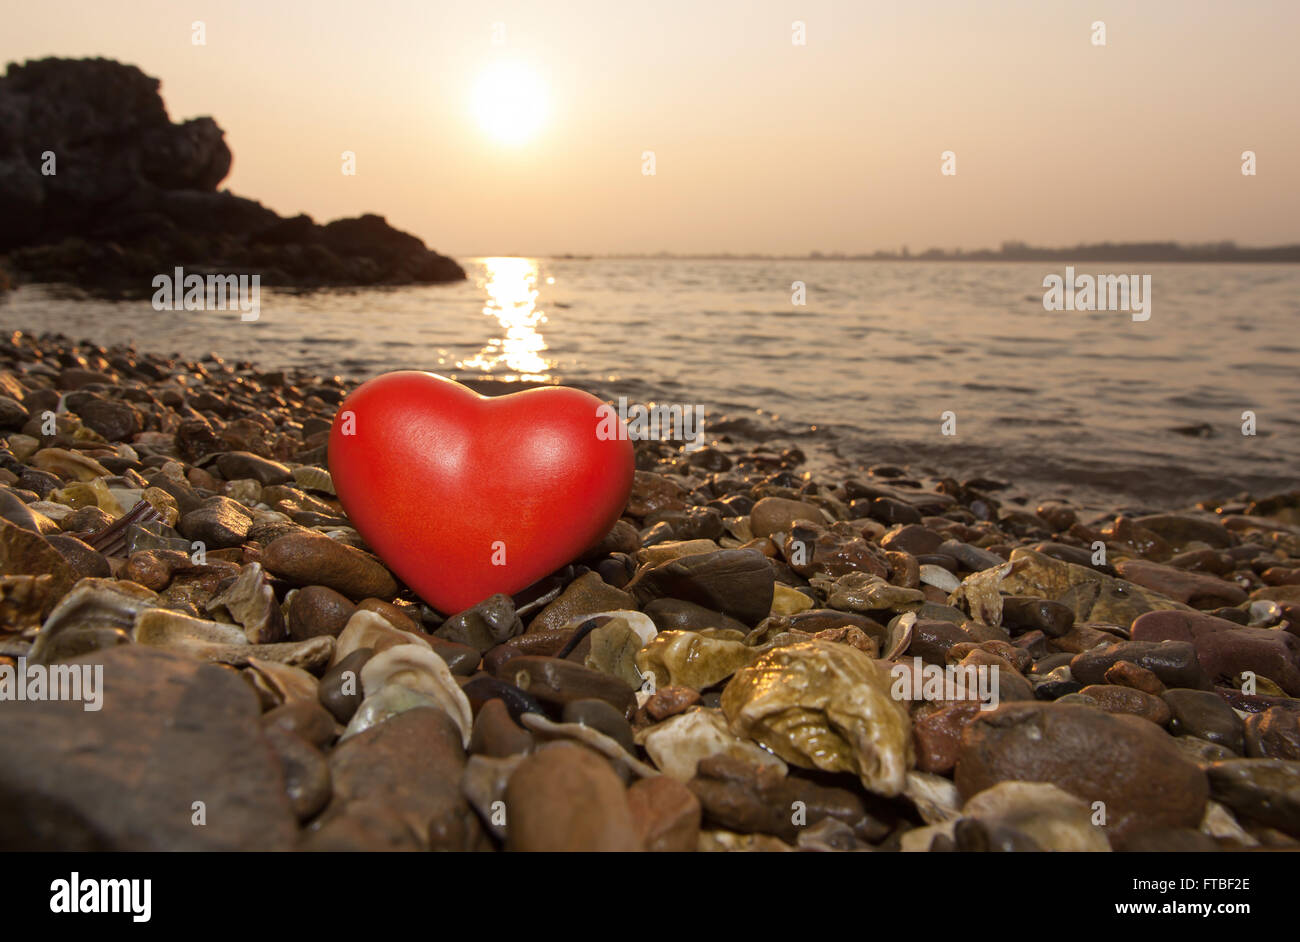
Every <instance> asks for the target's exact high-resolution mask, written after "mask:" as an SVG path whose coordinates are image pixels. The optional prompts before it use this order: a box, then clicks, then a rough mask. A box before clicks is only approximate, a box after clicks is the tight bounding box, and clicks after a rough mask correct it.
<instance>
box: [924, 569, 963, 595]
mask: <svg viewBox="0 0 1300 942" xmlns="http://www.w3.org/2000/svg"><path fill="white" fill-rule="evenodd" d="M921 582H922V583H924V584H925V585H932V586H934V587H935V588H936V589H942V590H943V591H944V592H948V593H952V592H956V591H957V587H958V586H959V585H961V580H960V579H958V578H957V577H956V576H955V575H953V574H952V573H951V572H949V571H948V570H947V569H944V568H943V567H942V566H936V565H934V564H933V563H925V564H924V565H922V566H921Z"/></svg>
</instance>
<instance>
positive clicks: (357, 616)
mask: <svg viewBox="0 0 1300 942" xmlns="http://www.w3.org/2000/svg"><path fill="white" fill-rule="evenodd" d="M399 644H420V645H423V646H424V647H426V648H428V649H429V650H430V651H432V650H433V645H431V644H429V642H428V641H425V640H424V639H423V638H421V637H420V636H419V635H413V634H411V633H410V632H409V631H402V629H400V628H394V627H393V623H392V622H390V621H389V620H388V619H387V618H385V617H384V616H383V615H380V614H377V613H376V612H368V611H365V610H364V609H363V610H361V611H357V612H354V613H353V615H352V617H351V618H349V619H348V623H347V624H346V625H344V626H343V630H342V631H340V632H339V637H338V641H337V642H336V644H335V645H334V664H337V663H338V662H339V661H341V660H343V659H344V658H345V657H347V656H348V655H349V654H351V653H352V652H353V651H356V650H357V649H359V648H373V649H374V650H375V653H376V654H378V653H379V652H380V651H384V650H387V649H388V648H391V647H393V646H395V645H399Z"/></svg>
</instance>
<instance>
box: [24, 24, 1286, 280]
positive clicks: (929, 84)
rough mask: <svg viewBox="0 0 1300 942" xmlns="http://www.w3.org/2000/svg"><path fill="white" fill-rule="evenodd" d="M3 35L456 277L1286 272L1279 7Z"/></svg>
mask: <svg viewBox="0 0 1300 942" xmlns="http://www.w3.org/2000/svg"><path fill="white" fill-rule="evenodd" d="M0 9H3V17H2V18H0V22H2V23H3V24H4V28H3V30H0V58H2V59H3V61H4V62H10V61H15V60H17V61H22V60H25V59H29V58H41V57H44V56H50V55H58V56H73V57H81V56H106V57H110V58H115V59H119V60H121V61H124V62H129V63H133V64H135V65H138V66H140V67H141V68H142V69H143V70H144V71H145V72H147V73H149V74H150V75H153V76H156V77H158V78H160V79H161V80H162V92H163V96H164V99H165V101H166V104H167V108H168V111H169V112H170V114H171V116H172V118H173V119H174V120H176V119H183V118H189V117H196V116H199V115H211V116H213V117H214V118H215V119H216V120H217V122H218V124H220V125H221V127H222V128H223V129H224V130H225V132H226V141H227V143H228V144H229V145H230V147H231V150H232V151H233V152H234V155H235V159H234V167H233V170H232V172H231V174H230V176H229V177H228V178H227V180H226V182H225V183H224V184H223V185H224V186H228V187H229V188H230V189H232V190H234V191H235V192H236V193H239V194H241V195H244V196H249V197H252V198H255V199H258V200H260V201H262V202H263V203H265V204H266V205H268V206H270V207H271V208H273V209H275V210H276V211H278V212H280V213H282V214H293V213H297V212H306V213H310V214H311V215H312V216H313V217H315V218H316V219H317V220H318V221H327V220H329V219H333V218H336V217H339V216H344V215H356V214H358V213H361V212H367V211H369V212H376V213H380V214H382V215H384V216H386V217H387V218H388V220H389V221H390V222H391V223H392V224H394V225H396V226H398V227H399V228H402V229H406V230H409V231H411V232H414V233H416V234H417V235H419V236H420V237H421V238H423V239H424V240H425V241H426V242H427V243H428V244H429V245H430V246H431V247H433V248H436V249H438V250H439V251H443V252H448V253H451V254H453V255H457V254H458V255H471V254H514V253H520V254H549V253H564V252H574V253H618V252H657V251H660V250H668V251H673V252H681V253H686V252H712V251H721V252H770V253H785V252H790V253H800V254H801V253H804V252H808V251H810V250H814V249H816V250H821V251H825V252H832V251H847V252H860V251H873V250H876V249H882V248H883V249H897V248H899V247H900V246H902V245H904V244H906V245H908V246H909V247H910V248H911V250H912V251H913V252H916V251H919V250H921V249H924V248H927V247H930V246H939V247H943V248H953V247H958V246H960V247H963V248H981V247H993V246H996V245H997V244H998V243H1000V242H1001V241H1002V240H1004V239H1022V240H1025V241H1028V242H1031V243H1035V244H1048V245H1059V244H1072V243H1075V242H1079V241H1100V240H1105V239H1112V240H1155V239H1178V240H1182V241H1208V240H1217V239H1235V240H1236V241H1238V242H1239V243H1242V244H1246V245H1258V244H1273V243H1280V242H1296V241H1300V120H1298V119H1300V108H1298V107H1297V103H1296V102H1297V92H1298V91H1300V56H1297V53H1296V48H1295V43H1296V36H1297V34H1300V3H1297V2H1291V0H1286V2H1258V0H1256V2H1252V0H1240V2H1222V3H1220V2H1204V0H1202V2H1196V0H1170V2H1154V0H1143V2H1141V3H1132V2H1118V0H1113V2H1112V0H1089V2H1073V0H1062V2H1055V0H1022V2H1002V0H997V2H994V0H990V2H980V3H974V2H969V3H957V2H937V0H931V2H927V0H899V2H888V3H883V2H865V0H864V2H848V0H841V2H830V0H743V2H709V0H656V2H653V3H643V2H635V3H632V2H623V0H593V2H564V3H561V2H554V3H546V2H540V0H529V2H517V3H508V2H498V0H486V2H482V3H477V2H474V3H450V2H440V0H371V2H342V0H311V2H280V0H248V2H222V0H208V2H201V3H193V2H188V0H139V2H109V0H101V2H87V0H81V2H75V3H74V2H61V0H42V2H40V3H28V2H23V3H17V2H14V0H0ZM196 20H202V21H203V23H204V26H205V32H206V40H207V44H206V45H204V46H196V45H194V44H193V43H192V41H191V24H192V23H193V22H194V21H196ZM1097 20H1101V21H1103V22H1104V23H1105V26H1106V39H1107V45H1106V46H1104V47H1098V46H1094V45H1093V44H1092V42H1091V36H1092V25H1091V24H1092V23H1093V22H1094V21H1097ZM794 21H802V22H803V23H805V24H806V32H807V44H806V45H804V46H797V45H794V44H793V43H792V42H791V36H792V23H793V22H794ZM497 23H500V24H504V30H505V37H504V42H500V43H494V41H493V36H494V33H493V30H494V24H497ZM498 29H499V28H498ZM498 36H499V33H498ZM502 62H506V63H511V64H510V65H508V66H504V67H503V66H500V65H499V63H502ZM493 68H496V69H501V70H503V71H502V72H501V73H500V74H503V75H505V76H506V79H505V80H504V81H505V83H506V88H505V89H504V93H505V94H506V95H507V97H509V96H510V95H511V94H512V92H514V91H517V92H518V93H519V95H520V96H521V100H522V102H523V107H524V109H525V112H526V113H525V115H524V117H525V118H526V119H527V120H528V121H534V120H535V121H536V124H537V127H536V130H535V131H534V132H533V133H531V134H524V135H523V140H520V141H517V142H514V143H511V142H502V141H501V140H499V139H498V138H496V137H493V136H492V135H491V133H489V131H488V130H487V129H485V127H484V121H485V120H486V122H487V123H488V124H489V125H490V124H491V122H492V119H493V118H494V117H495V118H496V119H498V121H499V120H500V119H501V118H502V117H503V116H502V114H501V113H500V109H499V108H498V110H497V112H496V113H495V115H494V114H488V115H486V116H485V115H484V114H483V113H482V108H481V107H480V108H478V110H476V104H475V103H476V101H477V100H478V99H477V97H476V96H477V94H478V90H479V89H480V86H479V84H478V83H479V82H480V78H481V76H483V75H484V73H485V72H489V73H490V74H498V73H495V72H490V70H492V69H493ZM530 75H531V76H533V77H535V81H534V80H530V79H528V76H530ZM515 76H522V78H521V79H518V82H519V83H520V84H521V85H522V86H524V87H522V88H518V89H513V88H512V87H511V82H515V81H516V78H512V77H515ZM534 97H540V100H541V105H540V107H536V108H535V107H534V104H533V99H534ZM509 104H510V102H507V106H508V105H509ZM488 109H489V111H490V110H491V106H488ZM507 110H508V107H507ZM534 111H535V112H536V113H534ZM345 150H351V151H354V152H355V153H356V166H357V174H356V176H344V175H343V174H342V173H341V172H340V168H341V165H342V160H341V157H340V155H341V153H342V152H343V151H345ZM647 150H650V151H654V152H655V158H656V169H657V173H656V175H654V176H645V175H643V174H642V156H641V155H642V152H643V151H647ZM946 150H951V151H953V152H954V153H955V154H956V166H957V174H956V175H955V176H951V177H946V176H943V175H941V173H940V155H941V153H942V152H943V151H946ZM1244 150H1253V151H1255V152H1256V154H1257V155H1258V158H1257V159H1258V175H1257V176H1254V177H1249V176H1243V175H1242V173H1241V152H1242V151H1244Z"/></svg>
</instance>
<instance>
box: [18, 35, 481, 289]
mask: <svg viewBox="0 0 1300 942" xmlns="http://www.w3.org/2000/svg"><path fill="white" fill-rule="evenodd" d="M158 87H159V82H158V80H157V79H155V78H151V77H150V76H148V75H145V74H144V73H143V72H141V71H140V70H139V69H138V68H136V67H135V66H130V65H123V64H121V63H118V62H114V61H112V60H109V59H42V60H39V61H32V62H28V63H26V64H25V65H17V64H10V65H9V68H8V71H7V72H6V74H5V75H4V76H3V77H0V253H8V258H7V261H6V260H4V259H0V261H3V262H5V264H6V266H7V267H8V268H9V270H10V271H12V272H14V273H15V274H16V275H17V277H18V280H20V281H22V280H26V281H59V282H70V283H74V284H77V285H80V286H82V287H86V288H90V289H96V288H98V289H107V290H113V291H125V292H128V293H135V292H138V293H140V294H147V293H149V292H150V290H151V288H150V280H151V279H152V278H153V276H154V275H157V274H160V273H166V274H170V273H171V272H172V270H173V269H174V268H176V267H177V266H181V267H184V268H186V269H187V270H193V271H196V272H199V273H204V272H220V273H230V274H238V273H247V274H259V275H260V276H261V281H262V283H263V284H264V285H295V286H304V287H311V286H318V285H373V284H407V283H411V282H445V281H458V280H460V279H462V278H464V277H465V272H464V270H463V269H462V268H461V267H460V266H459V265H458V264H456V262H455V261H453V260H452V259H449V258H447V257H445V256H442V255H439V254H437V253H436V252H433V251H430V250H429V249H427V248H426V247H425V245H424V243H423V242H421V241H420V240H419V239H418V238H416V237H415V236H413V235H410V234H408V233H405V232H400V231H398V230H396V229H394V228H393V227H391V226H390V225H388V223H387V222H385V221H384V219H383V217H381V216H374V215H366V216H361V217H359V218H356V219H339V220H335V221H334V222H331V223H329V224H328V225H324V226H322V225H317V224H316V223H315V222H313V221H312V220H311V218H310V217H308V216H296V217H294V218H292V219H286V218H283V217H281V216H279V215H277V214H276V213H275V212H273V211H272V210H270V209H267V208H266V207H265V206H262V205H261V204H260V203H257V202H254V201H253V200H250V199H245V198H244V197H240V196H236V195H235V194H233V193H231V192H230V191H229V190H221V191H218V190H217V185H218V184H219V183H220V182H221V181H222V180H223V179H224V178H225V177H226V175H227V174H228V173H229V172H230V162H231V154H230V148H229V147H227V146H226V142H225V139H224V132H223V131H222V130H221V128H220V127H218V126H217V123H216V122H215V121H213V120H212V119H211V118H194V119H192V120H190V121H185V122H183V123H179V124H174V123H172V121H171V119H170V118H169V117H168V116H167V110H166V108H165V107H164V105H163V100H162V97H161V96H160V95H159V93H158ZM50 155H52V157H51V156H50ZM51 159H52V160H53V162H54V163H53V169H54V171H55V172H54V173H48V172H43V171H46V170H48V169H49V161H50V160H51Z"/></svg>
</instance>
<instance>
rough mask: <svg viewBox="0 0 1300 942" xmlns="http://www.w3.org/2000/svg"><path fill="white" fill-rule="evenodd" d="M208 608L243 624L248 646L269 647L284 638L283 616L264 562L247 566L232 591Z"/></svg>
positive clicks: (209, 604) (224, 593)
mask: <svg viewBox="0 0 1300 942" xmlns="http://www.w3.org/2000/svg"><path fill="white" fill-rule="evenodd" d="M205 607H206V609H207V610H208V611H209V612H213V613H218V614H225V615H228V616H229V617H230V619H231V620H232V621H234V622H235V623H236V624H238V625H241V626H242V627H243V629H244V635H245V637H246V639H247V640H248V642H249V644H269V643H270V642H272V641H280V640H283V638H284V637H285V628H284V616H283V615H282V614H281V612H280V607H279V606H278V605H277V604H276V602H275V591H274V590H273V589H272V588H271V586H270V584H269V583H268V582H267V579H266V574H265V573H264V572H263V571H262V564H261V563H249V564H248V565H247V566H245V567H244V568H243V570H242V571H241V572H240V573H239V577H238V578H237V579H236V580H235V581H234V582H232V583H231V584H230V586H229V588H227V589H226V591H224V592H222V593H221V594H220V595H217V596H216V597H214V598H213V599H211V600H210V601H209V602H208V603H207V605H206V606H205Z"/></svg>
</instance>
